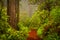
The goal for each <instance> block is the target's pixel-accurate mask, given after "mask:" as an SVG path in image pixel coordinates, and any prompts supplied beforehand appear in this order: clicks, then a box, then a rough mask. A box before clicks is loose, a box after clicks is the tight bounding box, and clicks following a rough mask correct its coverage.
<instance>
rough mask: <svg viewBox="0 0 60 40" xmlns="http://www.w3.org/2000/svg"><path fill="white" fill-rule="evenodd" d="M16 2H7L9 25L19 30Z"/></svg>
mask: <svg viewBox="0 0 60 40" xmlns="http://www.w3.org/2000/svg"><path fill="white" fill-rule="evenodd" d="M15 3H16V1H15V0H7V14H8V16H9V20H8V22H9V24H10V25H11V27H12V28H15V29H17V17H16V4H15Z"/></svg>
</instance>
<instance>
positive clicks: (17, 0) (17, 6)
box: [16, 0, 19, 23]
mask: <svg viewBox="0 0 60 40" xmlns="http://www.w3.org/2000/svg"><path fill="white" fill-rule="evenodd" d="M16 13H17V15H16V16H17V23H18V22H19V0H16Z"/></svg>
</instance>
